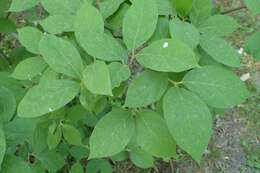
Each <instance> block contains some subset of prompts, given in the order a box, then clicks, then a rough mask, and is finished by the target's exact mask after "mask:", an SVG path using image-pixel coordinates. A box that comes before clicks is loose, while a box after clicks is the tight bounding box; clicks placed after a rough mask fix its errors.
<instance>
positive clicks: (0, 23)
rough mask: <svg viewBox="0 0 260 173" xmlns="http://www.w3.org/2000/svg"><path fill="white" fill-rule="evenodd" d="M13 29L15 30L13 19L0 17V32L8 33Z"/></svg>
mask: <svg viewBox="0 0 260 173" xmlns="http://www.w3.org/2000/svg"><path fill="white" fill-rule="evenodd" d="M15 31H16V26H15V23H14V22H13V21H11V20H8V19H4V18H3V19H2V18H0V33H5V34H9V33H12V32H15Z"/></svg>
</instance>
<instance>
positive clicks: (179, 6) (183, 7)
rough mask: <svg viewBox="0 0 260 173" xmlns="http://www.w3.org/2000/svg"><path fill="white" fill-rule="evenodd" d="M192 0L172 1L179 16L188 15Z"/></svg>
mask: <svg viewBox="0 0 260 173" xmlns="http://www.w3.org/2000/svg"><path fill="white" fill-rule="evenodd" d="M192 2H193V0H172V3H173V6H174V7H175V9H176V11H177V12H178V13H179V14H180V15H181V16H186V15H188V14H189V12H190V10H191V8H192Z"/></svg>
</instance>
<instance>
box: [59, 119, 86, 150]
mask: <svg viewBox="0 0 260 173" xmlns="http://www.w3.org/2000/svg"><path fill="white" fill-rule="evenodd" d="M62 134H63V136H64V138H65V140H66V141H67V142H68V143H69V144H71V145H78V146H81V145H82V141H81V140H82V139H81V138H82V137H81V134H80V132H79V131H78V129H76V128H75V127H73V126H72V125H68V124H63V125H62Z"/></svg>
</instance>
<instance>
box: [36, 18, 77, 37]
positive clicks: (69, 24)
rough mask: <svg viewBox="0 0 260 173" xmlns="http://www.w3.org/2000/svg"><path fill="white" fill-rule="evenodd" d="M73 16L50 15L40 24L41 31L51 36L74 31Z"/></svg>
mask: <svg viewBox="0 0 260 173" xmlns="http://www.w3.org/2000/svg"><path fill="white" fill-rule="evenodd" d="M74 18H75V17H74V16H72V15H66V14H64V15H61V14H57V15H51V16H49V17H47V18H46V19H44V20H42V21H41V22H40V24H41V26H42V27H43V29H44V30H45V31H47V32H49V33H51V34H60V33H63V32H71V31H73V30H74V27H73V23H74Z"/></svg>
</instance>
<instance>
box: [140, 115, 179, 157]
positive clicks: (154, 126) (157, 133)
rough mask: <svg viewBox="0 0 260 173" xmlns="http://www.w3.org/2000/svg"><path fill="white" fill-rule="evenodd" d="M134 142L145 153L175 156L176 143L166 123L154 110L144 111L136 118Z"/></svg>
mask: <svg viewBox="0 0 260 173" xmlns="http://www.w3.org/2000/svg"><path fill="white" fill-rule="evenodd" d="M136 143H137V144H138V145H139V146H140V147H141V148H142V150H144V151H146V152H147V153H150V154H152V155H153V156H156V157H162V158H167V157H174V156H176V144H175V142H174V140H173V138H172V137H171V134H170V132H169V131H168V129H167V126H166V123H165V122H164V120H163V119H162V117H161V116H160V115H159V114H157V113H156V112H152V111H146V112H141V113H139V114H138V116H137V119H136Z"/></svg>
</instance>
